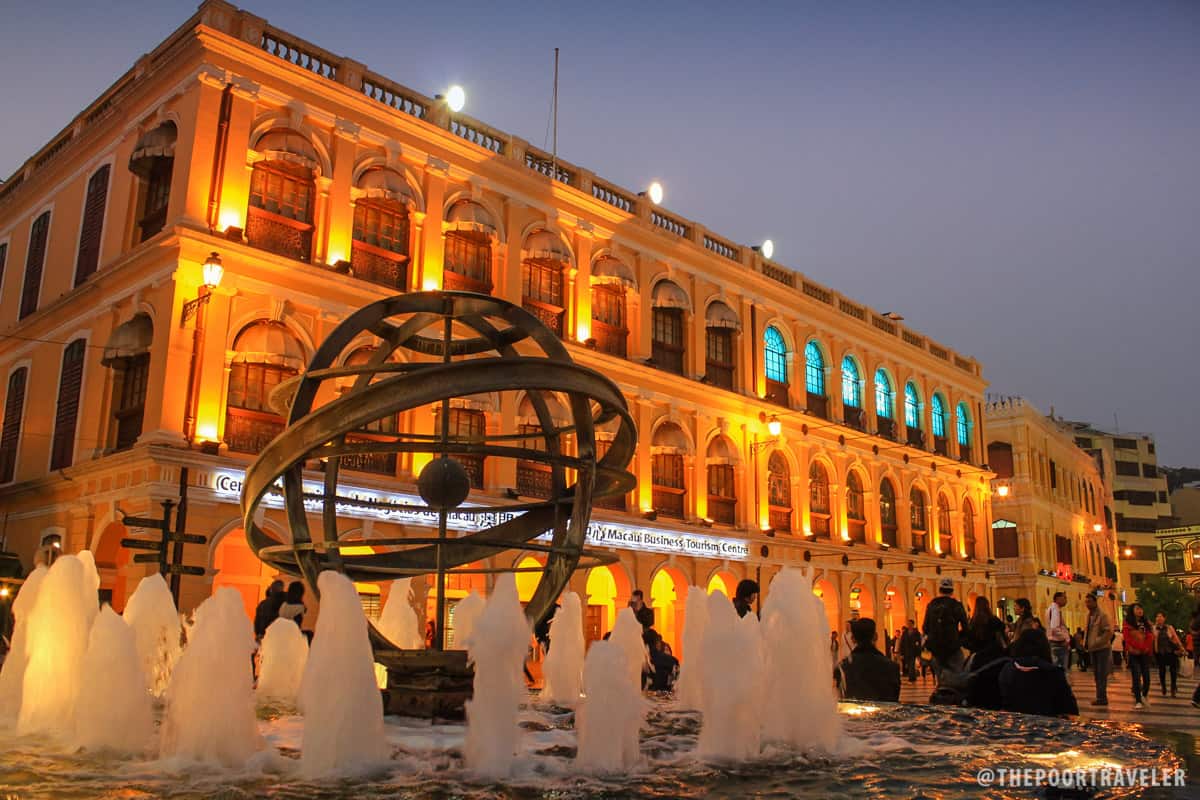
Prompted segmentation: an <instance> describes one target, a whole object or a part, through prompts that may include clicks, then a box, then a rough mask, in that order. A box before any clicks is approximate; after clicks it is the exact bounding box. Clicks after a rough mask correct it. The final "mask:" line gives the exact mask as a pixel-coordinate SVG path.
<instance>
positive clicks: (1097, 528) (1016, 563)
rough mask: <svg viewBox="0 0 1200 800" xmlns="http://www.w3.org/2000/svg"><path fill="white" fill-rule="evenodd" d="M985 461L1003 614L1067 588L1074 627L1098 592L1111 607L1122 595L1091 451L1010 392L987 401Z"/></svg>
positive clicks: (1043, 603) (1104, 485)
mask: <svg viewBox="0 0 1200 800" xmlns="http://www.w3.org/2000/svg"><path fill="white" fill-rule="evenodd" d="M984 422H985V424H986V426H987V458H988V464H989V466H991V468H992V470H993V471H994V472H995V473H996V483H995V493H994V497H993V501H992V514H993V521H992V541H993V547H994V548H995V550H994V553H995V558H996V566H997V570H996V593H997V595H999V597H1000V598H1001V600H1000V603H1001V605H1002V606H1003V608H1004V610H1005V613H1007V614H1013V613H1014V610H1013V603H1014V601H1015V600H1017V599H1018V598H1021V597H1024V598H1028V599H1029V600H1030V601H1031V602H1032V603H1033V606H1034V609H1035V611H1036V612H1037V613H1038V614H1042V613H1044V611H1045V609H1046V608H1047V607H1049V605H1050V602H1051V601H1052V599H1053V597H1054V595H1055V593H1057V592H1059V591H1065V592H1066V593H1067V608H1066V620H1067V623H1068V624H1069V625H1070V627H1071V628H1072V630H1074V629H1075V628H1076V627H1081V626H1082V625H1083V624H1084V621H1085V619H1086V616H1087V611H1086V609H1085V607H1084V604H1083V599H1084V596H1085V595H1087V594H1088V593H1089V592H1098V593H1099V596H1100V597H1101V598H1102V602H1103V603H1104V604H1105V606H1106V610H1107V611H1108V612H1109V613H1110V614H1114V616H1113V619H1114V620H1115V619H1117V617H1116V616H1115V614H1116V611H1117V608H1116V606H1117V603H1118V602H1123V601H1124V599H1125V598H1124V597H1123V594H1124V591H1123V587H1124V584H1123V583H1121V582H1120V580H1119V576H1118V569H1117V565H1118V563H1119V557H1118V551H1117V532H1116V531H1115V530H1114V528H1113V521H1114V520H1113V512H1112V505H1113V497H1112V490H1111V489H1110V485H1109V483H1108V482H1107V481H1105V479H1104V475H1103V473H1102V472H1101V470H1100V467H1099V464H1098V463H1097V460H1096V458H1095V457H1094V456H1093V455H1091V454H1089V453H1087V452H1084V451H1083V450H1082V449H1080V448H1079V447H1078V446H1077V445H1076V443H1075V440H1074V438H1073V437H1072V435H1071V434H1069V433H1067V432H1065V431H1064V430H1063V429H1062V427H1061V426H1060V425H1059V424H1058V423H1057V422H1056V421H1055V420H1054V419H1052V418H1050V417H1047V416H1046V415H1045V414H1043V413H1042V412H1040V411H1038V410H1037V408H1035V407H1034V406H1033V404H1032V403H1030V402H1029V401H1028V400H1024V399H1022V398H1019V397H1009V398H1002V399H999V400H996V401H994V402H989V403H988V404H987V406H986V407H985V412H984Z"/></svg>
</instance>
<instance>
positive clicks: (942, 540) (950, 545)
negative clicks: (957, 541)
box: [937, 494, 954, 555]
mask: <svg viewBox="0 0 1200 800" xmlns="http://www.w3.org/2000/svg"><path fill="white" fill-rule="evenodd" d="M937 524H938V530H937V533H938V552H939V553H950V554H951V555H954V529H953V527H952V526H951V524H950V501H949V500H947V499H946V495H944V494H939V495H938V501H937Z"/></svg>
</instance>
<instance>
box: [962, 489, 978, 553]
mask: <svg viewBox="0 0 1200 800" xmlns="http://www.w3.org/2000/svg"><path fill="white" fill-rule="evenodd" d="M977 543H978V538H977V537H976V535H975V507H974V506H973V505H971V501H970V500H964V501H963V545H964V546H965V547H966V549H967V558H979V553H977V552H975V547H976V545H977Z"/></svg>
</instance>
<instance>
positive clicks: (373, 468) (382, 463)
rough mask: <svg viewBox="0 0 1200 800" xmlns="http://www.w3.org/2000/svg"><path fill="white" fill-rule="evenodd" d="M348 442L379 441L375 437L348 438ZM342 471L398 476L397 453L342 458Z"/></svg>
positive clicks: (360, 454) (358, 454)
mask: <svg viewBox="0 0 1200 800" xmlns="http://www.w3.org/2000/svg"><path fill="white" fill-rule="evenodd" d="M346 441H347V442H372V441H379V440H378V439H375V438H373V437H365V436H363V437H354V436H347V437H346ZM339 466H340V467H341V468H342V469H349V470H355V471H357V472H370V473H372V474H375V475H395V474H396V454H395V453H355V454H353V455H346V456H342V457H341V463H340V465H339Z"/></svg>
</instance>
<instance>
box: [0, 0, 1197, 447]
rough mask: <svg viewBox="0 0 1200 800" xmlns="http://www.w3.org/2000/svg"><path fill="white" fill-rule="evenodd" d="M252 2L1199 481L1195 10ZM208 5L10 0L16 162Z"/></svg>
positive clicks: (287, 24)
mask: <svg viewBox="0 0 1200 800" xmlns="http://www.w3.org/2000/svg"><path fill="white" fill-rule="evenodd" d="M245 7H246V8H248V10H250V11H252V12H254V13H256V14H259V15H260V16H263V17H266V18H267V19H268V20H270V21H271V22H272V23H273V24H275V25H277V26H279V27H281V28H283V29H284V30H287V31H291V32H293V33H295V34H298V35H300V36H303V37H305V38H307V39H309V40H311V41H313V42H315V43H317V44H319V45H321V46H322V47H324V48H325V49H327V50H330V51H332V52H334V53H338V54H341V55H346V56H349V57H351V58H354V59H355V60H357V61H360V62H362V63H364V64H366V65H368V66H369V67H370V68H372V69H374V70H376V71H378V72H380V73H382V74H384V75H387V76H389V77H391V78H392V79H394V80H396V81H397V82H399V83H402V84H406V85H408V86H411V87H413V88H415V89H418V90H420V91H422V92H425V93H426V94H431V95H432V94H434V93H436V92H438V91H441V90H442V89H444V87H446V86H447V85H449V84H451V83H461V84H462V85H463V86H465V87H466V90H467V94H468V106H467V111H468V112H469V113H470V114H472V115H473V116H475V117H478V118H479V119H481V120H483V121H485V122H487V123H489V124H491V125H493V126H495V127H497V128H500V129H501V130H505V131H509V132H512V133H514V134H516V135H518V136H521V137H523V138H525V139H527V140H529V141H530V142H532V143H533V144H535V145H539V146H541V145H543V144H547V145H548V138H547V132H548V124H547V123H548V112H549V102H550V85H551V65H552V58H553V55H552V53H553V48H554V47H555V46H558V47H560V48H561V49H562V56H561V58H562V62H561V80H560V95H561V100H560V115H559V154H560V155H561V156H562V157H563V158H564V159H566V160H569V161H571V162H573V163H575V164H579V165H581V166H584V167H587V168H589V169H591V170H593V171H594V172H596V173H597V174H598V175H601V176H604V177H605V178H608V179H609V180H613V181H616V182H617V183H619V184H621V185H624V186H626V187H629V188H631V189H640V188H643V187H644V186H645V185H646V184H647V183H648V182H649V181H650V180H652V179H655V178H657V179H659V180H661V181H662V183H663V184H664V186H665V188H666V200H665V202H664V205H665V207H666V208H667V209H669V210H671V211H675V212H677V213H680V214H683V215H685V216H687V217H690V218H692V219H695V220H697V221H698V222H701V223H702V224H704V225H706V226H707V227H709V228H710V229H712V230H713V231H715V232H717V233H718V234H721V235H723V236H726V237H729V238H732V239H734V240H736V241H739V242H743V243H757V242H759V241H761V240H762V239H763V238H766V237H770V238H772V239H773V240H774V241H775V243H776V260H778V261H780V262H781V263H784V264H786V265H789V266H791V267H793V268H795V269H797V270H799V271H801V272H803V273H805V274H807V275H809V276H811V277H813V278H814V279H816V280H817V281H820V282H822V283H825V284H827V285H829V286H831V287H833V288H835V289H837V290H838V291H841V292H844V293H845V294H847V295H849V296H851V297H853V298H857V299H859V300H861V301H863V302H866V303H868V304H870V305H872V306H873V307H874V308H875V309H876V310H878V311H897V312H899V313H901V314H903V315H904V316H905V317H906V318H907V323H908V324H910V325H912V326H913V327H914V328H915V329H917V330H918V331H921V332H923V333H925V334H928V335H930V336H932V337H934V338H935V339H937V340H939V341H940V342H942V343H944V344H946V345H949V346H950V347H953V348H955V349H956V350H959V351H960V352H963V353H966V354H969V355H972V356H975V357H977V358H979V359H980V360H981V361H982V362H983V365H984V376H985V377H986V378H987V380H988V381H989V382H990V383H991V388H990V391H991V392H992V393H998V394H1006V395H1022V396H1025V397H1027V398H1028V399H1030V400H1031V401H1033V403H1034V404H1036V405H1037V407H1038V408H1040V409H1041V410H1042V411H1043V412H1048V411H1049V410H1050V408H1051V407H1052V406H1053V407H1054V409H1055V411H1056V412H1057V413H1058V414H1059V415H1062V416H1065V417H1068V418H1073V419H1084V420H1090V421H1091V422H1093V423H1094V424H1095V425H1097V426H1099V427H1103V428H1109V429H1111V428H1112V427H1113V426H1114V415H1115V416H1116V419H1117V421H1118V422H1119V426H1120V430H1121V431H1139V432H1147V433H1152V434H1153V435H1154V436H1155V437H1157V439H1158V453H1159V459H1160V463H1163V464H1167V465H1184V464H1190V465H1200V425H1197V424H1195V422H1194V418H1195V417H1196V416H1197V404H1196V398H1197V396H1200V370H1198V369H1197V358H1196V346H1197V339H1198V338H1200V337H1198V334H1200V322H1198V321H1197V316H1196V308H1195V306H1196V304H1197V300H1198V299H1200V3H1195V2H1180V3H1168V2H1145V3H1131V2H1121V3H1101V2H1086V3H1084V2H1079V3H1067V2H1059V3H1043V2H1038V3H1017V2H1006V3H994V4H990V8H985V7H984V4H980V3H944V4H942V3H881V4H862V3H790V2H788V3H741V4H737V3H710V2H688V3H682V2H679V3H676V2H669V3H668V2H640V3H623V2H615V1H610V2H605V3H594V4H586V5H584V4H577V3H571V2H566V3H562V2H559V3H549V2H546V3H536V4H534V3H530V4H525V5H522V4H520V3H496V2H489V3H471V2H465V1H462V0H460V2H454V3H382V2H379V3H365V2H354V0H346V1H345V2H340V3H327V4H320V5H317V4H308V3H296V2H279V1H278V0H261V1H260V2H254V3H252V4H249V5H246V6H245ZM194 10H195V3H193V2H186V1H185V2H169V1H164V2H154V3H148V2H147V3H132V2H115V3H112V4H108V3H82V2H79V3H66V2H60V1H59V0H42V1H41V2H38V3H37V4H36V5H33V6H29V5H24V6H20V7H17V6H16V4H15V3H14V2H12V0H3V3H2V6H0V14H2V17H0V18H2V19H3V25H0V52H2V53H4V57H3V65H4V69H3V70H0V97H2V98H3V100H4V108H5V109H6V113H5V115H4V123H3V127H2V128H0V145H2V146H0V174H3V175H4V176H7V175H9V174H10V173H11V172H12V171H13V170H15V169H16V168H17V166H19V165H20V164H21V163H22V162H24V160H25V159H26V158H27V157H28V156H29V155H31V154H32V153H33V152H34V151H36V150H37V149H38V148H39V147H41V146H42V145H43V144H45V143H46V142H47V141H48V140H49V139H50V137H52V136H53V135H54V134H55V133H56V132H57V131H58V130H60V129H61V128H62V126H63V125H65V124H66V123H67V122H68V121H69V120H70V119H71V118H72V117H73V116H74V115H75V114H76V113H78V112H79V111H80V110H81V109H82V108H83V107H84V106H85V105H87V104H88V103H89V102H90V101H91V100H93V99H94V98H95V97H96V96H97V95H98V94H99V93H100V92H102V91H103V90H104V89H105V88H106V87H107V86H108V85H109V84H111V83H112V82H113V81H114V80H115V79H116V78H117V77H118V76H119V75H120V74H121V73H122V72H124V71H125V70H126V69H127V68H128V67H129V66H130V65H132V64H133V62H134V61H135V60H136V59H137V57H138V56H139V55H140V54H141V53H143V52H146V51H148V50H150V49H152V48H153V47H154V46H155V45H156V44H158V42H159V41H160V40H161V39H163V38H164V37H165V36H166V35H167V34H168V33H170V31H171V30H173V29H174V28H175V27H176V26H178V25H179V24H180V23H182V22H183V21H184V20H185V19H187V18H188V17H189V16H190V15H191V14H192V13H193V11H194Z"/></svg>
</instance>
